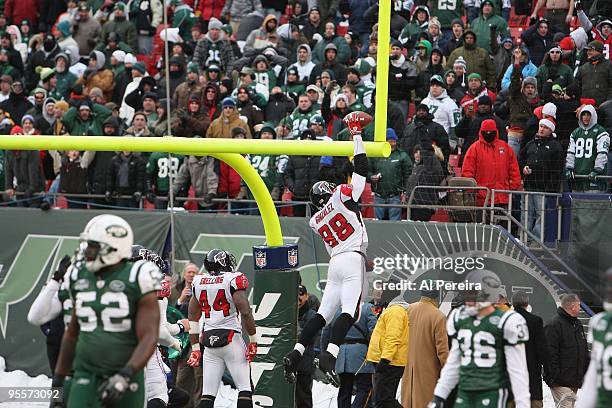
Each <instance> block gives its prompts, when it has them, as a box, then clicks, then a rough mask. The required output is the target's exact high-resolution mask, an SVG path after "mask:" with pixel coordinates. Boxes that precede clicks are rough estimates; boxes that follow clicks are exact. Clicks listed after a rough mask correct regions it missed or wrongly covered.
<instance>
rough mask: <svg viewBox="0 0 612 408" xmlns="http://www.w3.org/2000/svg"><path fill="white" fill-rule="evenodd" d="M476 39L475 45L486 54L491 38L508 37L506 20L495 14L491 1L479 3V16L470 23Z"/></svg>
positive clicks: (489, 48)
mask: <svg viewBox="0 0 612 408" xmlns="http://www.w3.org/2000/svg"><path fill="white" fill-rule="evenodd" d="M470 25H471V27H472V30H474V32H475V33H476V36H477V38H478V40H477V44H478V46H479V47H480V48H484V49H485V50H486V51H487V52H489V53H490V52H491V37H492V36H495V37H496V36H498V35H501V36H502V37H506V36H508V35H510V32H509V31H508V24H507V23H506V20H504V19H503V18H501V17H500V16H498V15H496V14H495V9H494V7H493V1H491V0H483V1H481V2H480V16H479V17H478V18H476V19H475V20H474V21H472V22H471V23H470Z"/></svg>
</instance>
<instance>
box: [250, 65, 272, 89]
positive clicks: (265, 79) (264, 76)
mask: <svg viewBox="0 0 612 408" xmlns="http://www.w3.org/2000/svg"><path fill="white" fill-rule="evenodd" d="M255 82H257V83H260V84H262V85H263V86H265V87H267V88H268V91H272V88H274V87H275V86H276V82H277V78H276V74H275V73H274V71H273V70H271V69H270V70H268V71H262V72H255Z"/></svg>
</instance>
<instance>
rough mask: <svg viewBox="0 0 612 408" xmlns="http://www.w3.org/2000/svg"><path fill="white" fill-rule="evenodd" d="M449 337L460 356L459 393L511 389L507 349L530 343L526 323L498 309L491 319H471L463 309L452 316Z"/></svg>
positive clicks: (514, 313)
mask: <svg viewBox="0 0 612 408" xmlns="http://www.w3.org/2000/svg"><path fill="white" fill-rule="evenodd" d="M447 330H448V335H449V336H451V337H452V338H453V339H456V340H457V341H458V343H459V348H460V352H461V365H460V368H459V390H462V391H483V390H493V389H499V388H509V387H510V378H509V376H508V372H507V370H506V356H505V353H504V346H507V345H517V344H519V343H524V342H526V341H527V340H528V339H529V332H528V330H527V324H526V323H525V319H523V317H522V316H521V315H519V314H518V313H516V312H514V311H511V310H510V311H507V312H502V311H501V310H498V309H495V311H494V312H493V313H491V314H490V315H488V316H485V317H482V318H477V317H473V316H470V315H469V314H468V313H467V311H466V309H465V308H464V307H461V308H459V309H455V310H453V311H452V312H451V314H450V315H449V317H448V320H447Z"/></svg>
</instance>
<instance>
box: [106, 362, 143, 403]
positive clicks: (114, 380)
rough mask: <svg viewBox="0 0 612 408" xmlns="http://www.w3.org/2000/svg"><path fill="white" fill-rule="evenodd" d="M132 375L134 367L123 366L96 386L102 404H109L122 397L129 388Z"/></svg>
mask: <svg viewBox="0 0 612 408" xmlns="http://www.w3.org/2000/svg"><path fill="white" fill-rule="evenodd" d="M133 375H134V369H132V368H130V367H123V368H122V369H121V370H119V372H117V373H116V374H114V375H112V376H110V377H109V378H107V379H106V381H104V382H103V383H102V384H101V385H100V387H99V388H98V395H99V397H100V402H102V405H104V406H105V405H111V404H113V403H115V402H117V401H119V400H120V399H121V398H123V395H124V394H125V393H126V392H127V391H128V390H129V388H130V380H131V379H132V376H133Z"/></svg>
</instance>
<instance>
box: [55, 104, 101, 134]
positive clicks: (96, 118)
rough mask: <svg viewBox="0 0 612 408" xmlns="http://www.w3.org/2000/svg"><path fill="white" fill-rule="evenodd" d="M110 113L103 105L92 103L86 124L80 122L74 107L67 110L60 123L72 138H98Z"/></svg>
mask: <svg viewBox="0 0 612 408" xmlns="http://www.w3.org/2000/svg"><path fill="white" fill-rule="evenodd" d="M111 113H112V111H111V110H110V109H108V108H106V107H105V106H104V105H100V104H97V103H94V104H93V107H92V109H91V115H90V117H89V120H88V121H87V122H83V121H82V120H81V118H80V116H79V112H78V110H77V108H74V107H72V108H70V109H68V112H66V113H65V114H64V118H63V119H62V121H63V122H64V126H66V130H67V131H68V133H69V134H70V135H72V136H100V135H102V124H103V123H104V121H105V120H106V119H107V118H108V117H109V116H110V115H111Z"/></svg>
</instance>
